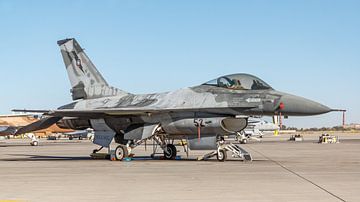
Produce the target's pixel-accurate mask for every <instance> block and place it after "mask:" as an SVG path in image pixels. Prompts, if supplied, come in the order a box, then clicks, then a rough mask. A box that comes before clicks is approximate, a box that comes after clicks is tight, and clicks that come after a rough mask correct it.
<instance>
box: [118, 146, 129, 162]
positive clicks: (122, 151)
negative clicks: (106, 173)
mask: <svg viewBox="0 0 360 202" xmlns="http://www.w3.org/2000/svg"><path fill="white" fill-rule="evenodd" d="M126 157H128V150H127V148H126V146H125V145H119V146H117V147H116V149H115V158H116V160H119V161H122V160H123V159H124V158H126Z"/></svg>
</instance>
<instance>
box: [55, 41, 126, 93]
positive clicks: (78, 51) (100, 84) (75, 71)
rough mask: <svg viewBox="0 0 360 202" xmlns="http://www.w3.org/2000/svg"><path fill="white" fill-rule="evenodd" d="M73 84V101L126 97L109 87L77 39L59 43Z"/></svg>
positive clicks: (120, 91)
mask: <svg viewBox="0 0 360 202" xmlns="http://www.w3.org/2000/svg"><path fill="white" fill-rule="evenodd" d="M57 44H58V45H59V46H60V50H61V55H62V57H63V60H64V63H65V67H66V71H67V73H68V76H69V79H70V83H71V87H72V89H71V93H72V98H73V100H77V99H91V98H99V97H108V96H115V95H126V94H128V93H126V92H124V91H122V90H119V89H117V88H114V87H111V86H109V84H108V83H107V82H106V81H105V79H104V77H103V76H102V75H101V74H100V72H99V71H98V70H97V69H96V67H95V65H94V64H93V63H92V62H91V60H90V59H89V58H88V56H87V55H86V54H85V52H84V49H82V48H81V47H80V45H79V44H78V42H77V41H76V40H75V39H73V38H72V39H64V40H60V41H58V42H57Z"/></svg>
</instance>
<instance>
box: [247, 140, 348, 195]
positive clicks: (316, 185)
mask: <svg viewBox="0 0 360 202" xmlns="http://www.w3.org/2000/svg"><path fill="white" fill-rule="evenodd" d="M247 148H249V149H251V150H253V151H254V152H256V153H258V154H260V155H261V156H263V157H264V158H266V159H268V160H269V161H271V162H273V163H275V164H276V165H278V166H280V167H281V168H283V169H284V170H286V171H288V172H289V173H292V174H294V175H296V176H298V177H299V178H301V179H303V180H305V181H307V182H309V183H310V184H312V185H314V186H315V187H317V188H319V189H321V190H323V191H324V192H326V193H328V194H330V195H331V196H333V197H334V198H336V199H338V200H340V201H343V202H346V200H344V199H342V198H341V197H340V196H337V195H336V194H334V193H332V192H330V191H328V190H327V189H325V188H324V187H322V186H320V185H318V184H316V183H315V182H313V181H311V180H309V179H307V178H306V177H304V176H302V175H300V174H298V173H296V172H295V171H293V170H291V169H290V168H287V167H286V166H284V165H282V164H281V163H279V162H278V161H275V160H273V159H271V158H270V157H268V156H266V155H265V154H263V153H261V152H259V151H257V150H255V149H254V148H252V147H250V146H248V145H247Z"/></svg>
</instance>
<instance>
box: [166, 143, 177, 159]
mask: <svg viewBox="0 0 360 202" xmlns="http://www.w3.org/2000/svg"><path fill="white" fill-rule="evenodd" d="M176 152H177V150H176V147H175V145H173V144H168V145H166V149H165V151H164V158H165V159H167V160H171V159H175V157H176Z"/></svg>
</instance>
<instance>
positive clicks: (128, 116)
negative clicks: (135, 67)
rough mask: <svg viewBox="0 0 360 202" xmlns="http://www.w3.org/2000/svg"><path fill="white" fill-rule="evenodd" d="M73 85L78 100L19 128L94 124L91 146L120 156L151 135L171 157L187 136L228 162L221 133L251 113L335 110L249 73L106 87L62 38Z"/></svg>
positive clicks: (74, 44) (230, 131)
mask: <svg viewBox="0 0 360 202" xmlns="http://www.w3.org/2000/svg"><path fill="white" fill-rule="evenodd" d="M57 43H58V45H59V46H60V50H61V54H62V57H63V60H64V63H65V67H66V70H67V73H68V76H69V80H70V83H71V86H72V89H71V93H72V99H73V100H74V102H72V103H70V104H67V105H64V106H62V107H60V108H58V109H56V110H49V111H47V112H46V113H45V115H46V116H47V118H45V119H42V120H40V121H39V122H36V123H34V124H30V125H29V126H26V127H24V128H22V129H20V130H19V131H18V133H25V132H29V131H33V130H39V129H42V128H46V127H48V126H49V125H51V124H53V123H57V124H58V125H59V126H66V127H68V128H72V129H75V130H82V129H86V128H93V129H94V131H95V137H94V143H95V144H97V145H100V146H101V147H109V145H110V143H111V141H112V140H113V139H114V140H115V142H116V143H117V144H118V146H117V147H116V149H115V156H116V158H117V159H119V160H122V159H123V158H124V157H127V156H128V155H129V152H130V151H131V149H132V148H134V147H136V146H138V145H140V144H141V143H143V142H144V141H145V140H148V139H152V140H153V141H154V142H156V143H157V144H159V146H160V147H161V148H162V150H163V153H164V157H165V158H166V159H173V158H175V156H176V152H177V150H176V147H175V146H174V145H173V144H172V142H173V141H172V140H174V139H187V141H188V145H189V148H190V149H191V150H215V151H216V155H217V158H218V160H220V161H224V160H225V159H226V150H225V149H224V147H223V145H222V144H223V143H224V141H223V138H222V137H223V136H224V135H228V134H233V133H236V132H239V131H242V130H243V129H244V128H246V126H247V125H248V117H249V116H251V115H260V116H261V115H269V116H272V115H274V114H278V113H280V112H281V113H282V114H283V115H287V116H291V115H294V116H307V115H317V114H323V113H327V112H330V111H331V109H330V108H328V107H326V106H324V105H321V104H319V103H316V102H314V101H311V100H308V99H305V98H301V97H298V96H295V95H290V94H286V93H282V92H279V91H276V90H274V89H273V88H272V87H271V86H270V85H268V84H267V83H265V82H264V81H263V80H261V79H259V78H257V77H255V76H252V75H249V74H232V75H227V76H221V77H218V78H216V79H213V80H210V81H208V82H206V83H203V84H201V85H198V86H194V87H189V88H183V89H180V90H176V91H172V92H166V93H154V94H141V95H135V94H131V93H128V92H125V91H123V90H120V89H118V88H114V87H111V86H109V84H108V83H107V82H106V81H105V79H104V78H103V76H102V75H101V74H100V73H99V71H98V70H97V69H96V67H95V65H94V64H93V63H92V62H91V61H90V59H89V58H88V56H87V55H86V54H85V52H84V49H83V48H81V47H80V45H79V44H78V42H77V41H76V40H75V39H73V38H71V39H64V40H60V41H58V42H57Z"/></svg>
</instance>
